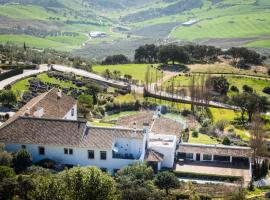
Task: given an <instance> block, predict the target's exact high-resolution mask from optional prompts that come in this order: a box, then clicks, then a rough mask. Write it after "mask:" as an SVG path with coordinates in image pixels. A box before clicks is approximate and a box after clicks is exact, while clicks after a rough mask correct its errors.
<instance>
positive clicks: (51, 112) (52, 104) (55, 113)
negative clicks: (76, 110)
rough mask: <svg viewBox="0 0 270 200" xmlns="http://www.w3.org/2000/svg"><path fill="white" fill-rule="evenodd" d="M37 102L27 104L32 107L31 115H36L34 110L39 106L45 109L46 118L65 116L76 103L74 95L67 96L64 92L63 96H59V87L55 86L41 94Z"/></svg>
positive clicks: (44, 115)
mask: <svg viewBox="0 0 270 200" xmlns="http://www.w3.org/2000/svg"><path fill="white" fill-rule="evenodd" d="M40 96H41V97H40V98H39V99H38V101H37V102H34V103H33V104H30V103H29V104H27V105H28V107H27V106H26V110H27V108H29V109H30V115H29V116H34V112H35V111H37V110H38V109H39V108H43V109H44V114H43V116H42V117H44V118H63V117H64V116H65V115H66V114H67V113H68V111H69V110H70V109H71V108H72V107H73V106H74V105H75V104H76V100H75V99H74V98H73V97H70V96H67V95H66V94H64V93H63V92H62V95H61V97H60V98H59V97H58V89H57V88H53V89H51V90H50V91H48V92H47V93H45V95H44V94H41V95H40Z"/></svg>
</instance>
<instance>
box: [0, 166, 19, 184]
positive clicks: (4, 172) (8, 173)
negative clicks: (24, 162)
mask: <svg viewBox="0 0 270 200" xmlns="http://www.w3.org/2000/svg"><path fill="white" fill-rule="evenodd" d="M15 175H16V174H15V172H14V170H13V169H12V168H10V167H7V166H0V182H1V181H2V180H3V179H4V178H11V177H14V176H15Z"/></svg>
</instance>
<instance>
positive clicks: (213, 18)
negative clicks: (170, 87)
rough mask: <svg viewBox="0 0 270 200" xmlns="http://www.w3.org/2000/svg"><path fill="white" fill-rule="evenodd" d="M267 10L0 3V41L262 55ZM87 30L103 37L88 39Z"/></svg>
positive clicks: (223, 4) (193, 2)
mask: <svg viewBox="0 0 270 200" xmlns="http://www.w3.org/2000/svg"><path fill="white" fill-rule="evenodd" d="M269 10H270V2H269V1H267V0H151V1H147V0H136V1H131V0H119V1H113V0H74V1H71V0H48V1H47V0H46V1H45V0H1V1H0V42H1V43H4V42H7V41H11V42H15V43H19V44H23V43H24V42H26V44H27V45H29V46H35V47H38V48H56V49H58V50H64V51H72V52H73V53H74V54H80V55H83V56H87V57H92V58H103V57H104V56H106V55H110V54H112V52H117V53H124V54H127V55H128V56H129V57H130V58H132V56H133V55H132V52H133V51H134V49H135V48H136V47H137V46H139V45H140V44H144V43H159V44H160V43H164V42H179V43H187V42H196V43H203V44H211V45H216V46H221V47H224V48H227V47H230V46H247V47H251V48H257V49H259V50H261V51H263V52H266V53H268V51H269V48H270V45H269V44H270V20H269V19H270V13H269ZM184 22H188V23H186V24H185V25H182V24H183V23H184ZM91 31H92V32H97V31H98V32H104V33H105V34H106V36H105V37H98V38H93V37H92V38H90V37H89V33H90V32H91Z"/></svg>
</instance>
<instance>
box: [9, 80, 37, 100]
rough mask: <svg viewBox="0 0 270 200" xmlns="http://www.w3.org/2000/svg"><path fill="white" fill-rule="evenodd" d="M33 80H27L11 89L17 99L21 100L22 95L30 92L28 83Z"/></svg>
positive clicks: (21, 81) (19, 82)
mask: <svg viewBox="0 0 270 200" xmlns="http://www.w3.org/2000/svg"><path fill="white" fill-rule="evenodd" d="M30 79H32V78H31V77H30V78H26V79H23V80H20V81H18V82H16V83H14V84H13V85H12V87H11V90H12V91H13V92H14V93H15V94H16V96H17V98H20V97H21V95H22V94H23V93H24V92H26V91H27V90H28V81H29V80H30Z"/></svg>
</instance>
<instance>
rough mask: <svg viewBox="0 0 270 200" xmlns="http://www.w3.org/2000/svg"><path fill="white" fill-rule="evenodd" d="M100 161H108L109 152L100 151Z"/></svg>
mask: <svg viewBox="0 0 270 200" xmlns="http://www.w3.org/2000/svg"><path fill="white" fill-rule="evenodd" d="M100 160H107V152H106V151H100Z"/></svg>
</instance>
